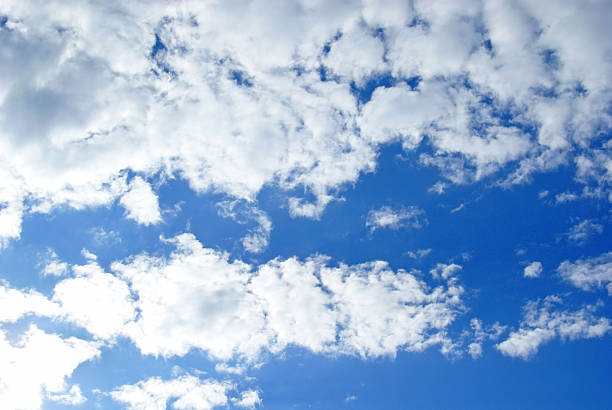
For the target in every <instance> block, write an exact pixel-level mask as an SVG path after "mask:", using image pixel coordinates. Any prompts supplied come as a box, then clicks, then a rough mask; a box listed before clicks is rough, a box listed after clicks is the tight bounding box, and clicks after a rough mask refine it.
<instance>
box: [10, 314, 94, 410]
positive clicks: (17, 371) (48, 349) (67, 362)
mask: <svg viewBox="0 0 612 410" xmlns="http://www.w3.org/2000/svg"><path fill="white" fill-rule="evenodd" d="M99 355H100V350H99V345H98V344H97V343H95V342H88V341H85V340H82V339H78V338H74V337H70V338H66V339H64V338H62V337H61V336H58V335H56V334H51V333H46V332H44V331H42V330H40V329H39V328H37V327H36V326H35V325H31V326H30V328H29V329H28V330H27V331H26V332H25V333H24V334H23V335H22V336H21V339H20V340H19V341H18V342H17V343H16V344H13V343H11V342H9V341H8V340H7V335H6V333H5V332H4V331H2V330H0V401H1V402H2V405H3V406H4V407H6V408H19V409H38V408H40V407H41V405H42V403H43V401H44V399H45V397H48V398H49V399H50V400H54V401H59V402H62V403H64V404H78V403H81V402H83V400H84V398H83V397H82V395H81V393H80V389H79V388H78V386H73V387H71V388H68V386H67V384H66V378H69V377H70V375H71V374H72V372H73V371H74V369H76V368H77V367H78V366H79V365H80V364H81V363H83V362H86V361H88V360H91V359H93V358H95V357H98V356H99Z"/></svg>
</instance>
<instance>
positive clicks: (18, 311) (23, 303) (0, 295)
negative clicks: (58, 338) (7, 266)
mask: <svg viewBox="0 0 612 410" xmlns="http://www.w3.org/2000/svg"><path fill="white" fill-rule="evenodd" d="M60 313H61V309H60V306H59V305H57V304H56V303H53V302H52V301H50V300H49V299H48V298H47V297H46V296H44V295H42V294H41V293H39V292H36V291H35V290H28V291H20V290H17V289H14V288H11V287H9V285H8V284H6V283H1V282H0V322H8V323H12V322H16V321H17V320H19V318H21V317H22V316H24V315H27V314H33V315H37V316H47V317H54V316H58V315H60Z"/></svg>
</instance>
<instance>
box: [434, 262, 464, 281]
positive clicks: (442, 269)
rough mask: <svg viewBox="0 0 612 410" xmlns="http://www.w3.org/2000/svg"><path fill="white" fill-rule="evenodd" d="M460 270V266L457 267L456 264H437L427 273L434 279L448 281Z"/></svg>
mask: <svg viewBox="0 0 612 410" xmlns="http://www.w3.org/2000/svg"><path fill="white" fill-rule="evenodd" d="M461 269H462V267H461V265H457V264H456V263H450V264H445V263H438V264H436V266H435V267H434V268H433V269H431V270H430V271H429V273H430V274H431V276H433V277H434V278H436V279H440V278H442V279H448V278H450V277H451V276H453V275H454V274H455V273H457V272H459V271H460V270H461Z"/></svg>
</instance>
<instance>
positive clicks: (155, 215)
mask: <svg viewBox="0 0 612 410" xmlns="http://www.w3.org/2000/svg"><path fill="white" fill-rule="evenodd" d="M119 203H120V204H121V205H122V206H123V207H124V208H125V209H126V212H127V213H126V216H127V217H128V218H129V219H133V220H135V221H136V222H138V223H139V224H142V225H155V224H156V223H159V222H161V220H162V219H161V214H160V212H159V203H158V200H157V196H156V195H155V193H154V192H153V189H151V185H149V184H148V183H147V182H146V181H145V180H144V179H142V178H141V177H139V176H137V177H134V178H133V179H132V181H131V182H130V185H129V191H127V192H126V193H125V194H123V196H122V197H121V199H120V200H119Z"/></svg>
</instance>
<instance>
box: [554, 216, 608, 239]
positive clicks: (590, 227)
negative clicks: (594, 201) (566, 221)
mask: <svg viewBox="0 0 612 410" xmlns="http://www.w3.org/2000/svg"><path fill="white" fill-rule="evenodd" d="M602 232H603V225H601V224H599V223H597V222H595V221H593V220H592V219H585V220H584V221H582V222H579V223H577V224H576V225H573V226H572V227H571V228H570V229H569V231H568V232H567V233H565V234H564V235H565V237H567V239H568V240H569V241H571V242H575V243H576V244H578V245H584V244H585V243H586V241H587V240H588V239H589V238H590V237H591V236H594V235H597V234H601V233H602Z"/></svg>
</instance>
